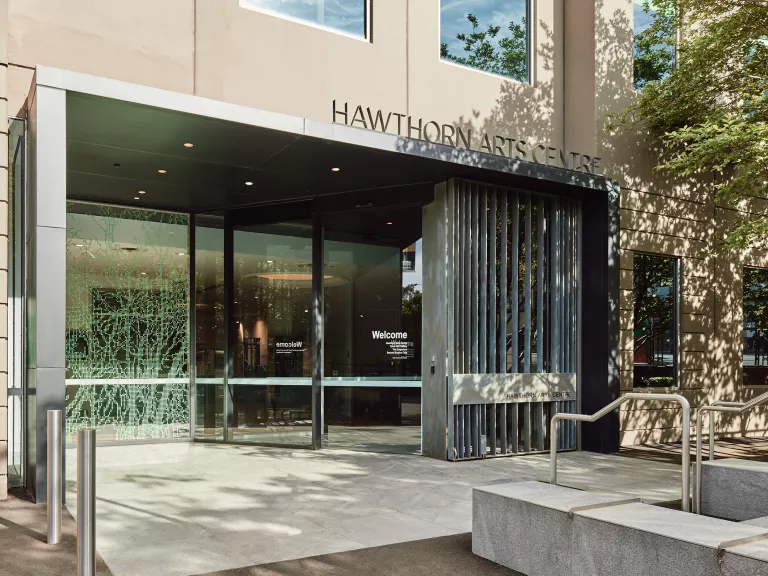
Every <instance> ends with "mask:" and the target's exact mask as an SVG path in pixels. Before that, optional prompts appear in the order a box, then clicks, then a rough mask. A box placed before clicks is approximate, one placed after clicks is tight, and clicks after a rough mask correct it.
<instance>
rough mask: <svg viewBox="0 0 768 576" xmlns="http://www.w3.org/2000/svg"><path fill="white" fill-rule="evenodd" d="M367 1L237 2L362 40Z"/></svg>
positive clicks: (278, 0)
mask: <svg viewBox="0 0 768 576" xmlns="http://www.w3.org/2000/svg"><path fill="white" fill-rule="evenodd" d="M369 1H370V0H240V6H241V7H242V8H248V9H250V10H256V11H258V12H266V13H267V14H274V15H276V16H282V17H288V18H291V19H294V20H298V21H300V22H307V23H309V24H315V25H317V26H322V27H323V28H329V29H331V30H335V31H337V32H343V33H345V34H349V35H350V36H357V37H360V38H366V37H367V36H368V34H367V22H368V5H369Z"/></svg>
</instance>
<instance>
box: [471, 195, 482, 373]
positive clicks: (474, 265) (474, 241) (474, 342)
mask: <svg viewBox="0 0 768 576" xmlns="http://www.w3.org/2000/svg"><path fill="white" fill-rule="evenodd" d="M470 194H471V198H472V219H471V224H470V237H471V241H470V246H471V258H472V260H471V262H470V268H469V269H470V272H471V288H472V295H471V300H470V310H471V326H472V333H471V341H470V344H471V347H472V348H471V349H472V357H471V363H470V370H471V372H472V374H477V368H478V337H479V335H478V328H479V327H478V310H477V308H478V298H479V288H480V287H479V286H478V281H479V276H480V270H479V263H478V251H479V231H480V230H479V222H480V220H479V218H478V210H479V206H478V204H479V195H480V194H479V192H478V188H477V185H476V184H473V185H471V188H470Z"/></svg>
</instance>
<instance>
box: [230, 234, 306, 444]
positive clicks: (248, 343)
mask: <svg viewBox="0 0 768 576" xmlns="http://www.w3.org/2000/svg"><path fill="white" fill-rule="evenodd" d="M233 234H234V239H233V256H232V258H233V275H232V278H233V280H232V281H233V289H232V295H233V296H232V298H233V300H232V303H231V310H232V315H231V323H230V330H231V332H230V339H229V341H230V342H231V349H230V351H229V353H230V354H231V355H232V376H231V378H229V380H228V388H229V395H230V400H231V414H230V426H229V433H228V437H227V440H230V441H236V442H260V443H268V444H273V443H278V444H279V443H288V444H304V445H311V443H312V402H311V400H312V344H311V331H310V330H311V314H310V310H311V307H312V306H311V303H312V224H311V222H309V221H295V222H275V223H268V224H255V225H243V226H236V227H235V229H234V230H233Z"/></svg>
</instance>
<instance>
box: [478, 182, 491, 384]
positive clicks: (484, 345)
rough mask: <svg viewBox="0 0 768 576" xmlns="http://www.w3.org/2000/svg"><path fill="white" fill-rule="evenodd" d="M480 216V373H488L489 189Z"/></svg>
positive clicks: (482, 196)
mask: <svg viewBox="0 0 768 576" xmlns="http://www.w3.org/2000/svg"><path fill="white" fill-rule="evenodd" d="M478 202H479V208H478V210H479V213H480V214H479V216H480V234H479V239H480V253H479V255H478V260H479V261H478V265H479V267H480V283H479V285H478V289H479V290H480V302H479V308H478V313H479V314H480V318H479V328H478V344H479V346H478V366H477V368H478V372H480V374H484V373H485V372H486V362H487V359H488V326H487V318H488V188H487V187H486V186H481V187H480V198H479V199H478Z"/></svg>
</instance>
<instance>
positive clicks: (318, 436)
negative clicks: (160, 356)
mask: <svg viewBox="0 0 768 576" xmlns="http://www.w3.org/2000/svg"><path fill="white" fill-rule="evenodd" d="M291 204H292V205H294V206H296V207H297V208H299V210H298V211H302V210H301V208H304V210H303V212H304V213H303V214H302V215H304V216H311V218H312V268H311V270H312V272H313V273H312V294H311V318H312V321H311V328H310V331H311V332H310V333H311V344H312V391H311V397H312V401H311V413H312V439H311V443H310V444H309V445H307V444H292V443H270V442H262V441H252V442H243V441H237V440H232V439H231V438H232V434H231V431H232V428H233V425H234V402H233V386H234V384H233V383H232V382H231V381H232V380H233V379H234V378H235V376H234V375H235V346H236V343H237V337H236V333H235V330H236V326H237V325H236V322H235V318H234V308H235V290H234V288H235V283H234V280H235V267H234V255H235V250H234V248H235V229H236V227H237V222H238V220H240V219H241V217H239V216H237V215H238V214H240V213H241V212H243V211H244V210H259V209H264V210H270V209H273V208H274V206H275V205H266V206H255V207H252V208H246V209H229V210H225V211H224V230H223V232H224V249H223V256H224V333H225V340H224V378H223V385H224V405H223V424H224V426H223V433H222V438H221V439H215V440H211V439H202V438H197V437H196V434H195V430H196V427H197V372H196V368H197V366H196V365H197V342H196V334H197V319H196V316H197V314H196V310H197V302H196V268H195V260H196V256H197V253H196V246H195V238H196V235H195V233H196V229H197V220H196V219H195V214H190V224H191V226H190V227H191V232H190V259H191V260H192V264H191V265H190V277H191V282H190V302H191V305H190V334H191V336H190V348H191V350H190V358H191V363H192V365H193V367H191V369H190V375H191V381H192V385H191V386H190V396H191V400H192V401H191V402H190V421H191V422H192V426H191V429H192V432H191V438H192V440H193V441H196V442H203V443H217V444H245V445H249V446H275V447H281V448H305V449H306V448H310V449H312V450H319V449H320V448H322V432H323V427H322V419H323V390H322V373H323V361H322V360H323V349H322V342H323V326H324V315H323V313H324V309H323V306H324V301H323V291H324V281H323V280H324V279H323V274H315V273H314V272H315V271H316V270H322V269H323V238H324V233H323V224H322V213H321V210H320V209H319V206H318V202H316V201H313V202H312V203H311V210H310V213H309V214H307V210H306V208H307V205H308V203H307V202H301V201H299V202H296V203H291ZM291 204H287V206H290V205H291ZM200 214H201V215H203V213H200ZM206 214H207V213H206ZM273 221H275V222H278V221H285V219H282V220H281V219H280V218H275V219H274V220H273Z"/></svg>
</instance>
